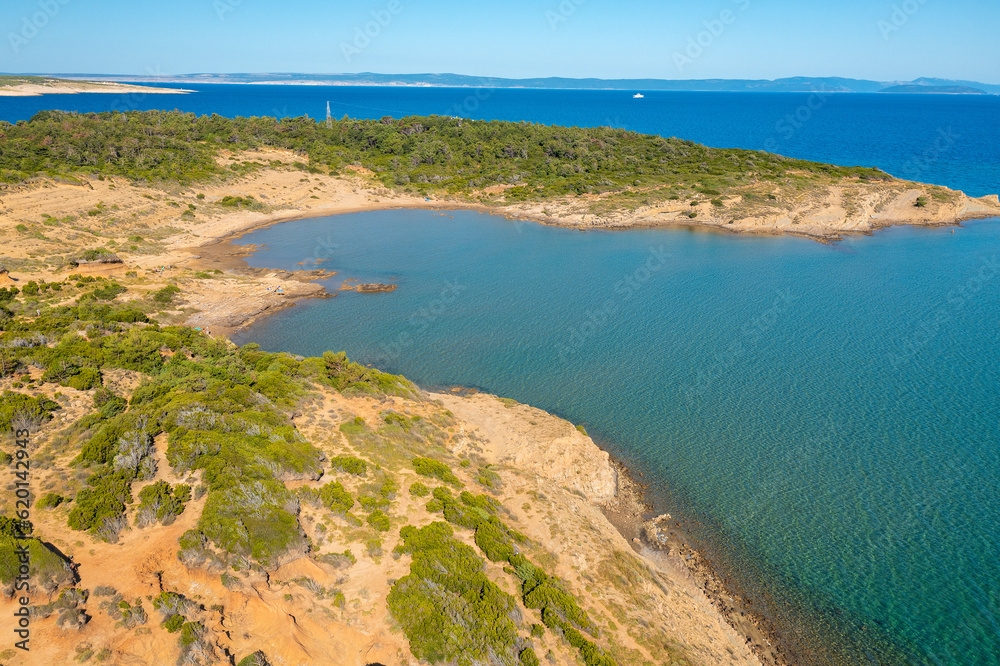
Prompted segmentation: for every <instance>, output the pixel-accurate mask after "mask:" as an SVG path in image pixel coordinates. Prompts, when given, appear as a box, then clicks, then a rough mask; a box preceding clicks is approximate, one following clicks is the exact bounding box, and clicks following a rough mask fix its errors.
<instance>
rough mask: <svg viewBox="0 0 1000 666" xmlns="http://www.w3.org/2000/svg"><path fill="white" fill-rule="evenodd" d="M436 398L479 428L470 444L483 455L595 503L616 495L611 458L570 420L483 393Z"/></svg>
mask: <svg viewBox="0 0 1000 666" xmlns="http://www.w3.org/2000/svg"><path fill="white" fill-rule="evenodd" d="M435 397H436V398H438V399H440V400H441V401H442V402H443V403H444V405H445V407H447V408H448V409H449V410H451V411H452V413H454V414H455V415H456V416H458V417H459V418H460V419H462V420H463V421H466V422H468V423H475V424H476V425H477V426H478V427H477V430H476V431H475V432H474V433H472V435H471V436H470V437H469V438H468V440H469V441H468V446H470V447H473V448H475V447H478V448H480V449H481V450H482V454H483V455H484V457H486V458H488V459H492V460H495V461H497V462H498V463H501V464H506V465H510V466H511V467H516V468H518V469H521V470H524V471H527V472H529V473H532V474H537V475H538V476H541V477H543V478H546V479H550V480H552V481H555V482H557V483H559V484H560V485H562V486H564V487H566V488H568V489H570V490H572V491H575V492H578V493H580V494H581V495H583V496H584V497H586V498H587V499H588V500H589V501H591V502H593V503H595V504H600V503H603V502H607V501H608V500H610V499H612V498H613V497H614V496H615V494H616V493H617V490H618V476H617V473H616V472H615V469H614V467H613V466H612V464H611V457H610V456H609V455H608V453H607V452H606V451H602V450H601V449H599V448H598V447H597V445H596V444H594V442H593V440H591V439H590V437H588V436H586V435H584V434H583V433H582V432H580V431H579V430H577V429H576V428H575V427H574V426H573V424H571V423H569V422H568V421H565V420H563V419H561V418H559V417H557V416H553V415H551V414H548V413H546V412H543V411H542V410H540V409H535V408H534V407H529V406H528V405H521V404H518V403H514V402H510V401H501V400H500V399H499V398H496V397H495V396H492V395H488V394H485V393H477V394H474V395H469V396H464V397H463V396H456V395H447V394H442V395H436V396H435Z"/></svg>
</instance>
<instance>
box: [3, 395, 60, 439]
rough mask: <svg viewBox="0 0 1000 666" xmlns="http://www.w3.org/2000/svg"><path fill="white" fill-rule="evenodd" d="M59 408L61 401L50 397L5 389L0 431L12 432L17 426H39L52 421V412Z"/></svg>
mask: <svg viewBox="0 0 1000 666" xmlns="http://www.w3.org/2000/svg"><path fill="white" fill-rule="evenodd" d="M58 409H60V407H59V403H57V402H55V401H53V400H49V399H48V398H45V397H39V398H35V397H32V396H30V395H26V394H24V393H15V392H13V391H4V393H3V395H0V432H10V431H11V430H13V429H14V428H15V427H18V428H25V427H27V428H32V429H33V428H37V427H38V426H39V425H41V424H42V423H45V422H46V421H50V420H51V419H52V412H54V411H56V410H58Z"/></svg>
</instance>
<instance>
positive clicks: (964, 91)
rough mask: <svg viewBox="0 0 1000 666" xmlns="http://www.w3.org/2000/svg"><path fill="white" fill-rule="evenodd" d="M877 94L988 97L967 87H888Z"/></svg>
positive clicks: (985, 93)
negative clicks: (934, 94)
mask: <svg viewBox="0 0 1000 666" xmlns="http://www.w3.org/2000/svg"><path fill="white" fill-rule="evenodd" d="M879 92H884V93H932V94H933V93H936V94H938V95H988V94H989V93H987V92H986V91H985V90H982V89H980V88H970V87H969V86H920V85H912V84H911V85H905V86H890V87H888V88H886V89H885V90H879Z"/></svg>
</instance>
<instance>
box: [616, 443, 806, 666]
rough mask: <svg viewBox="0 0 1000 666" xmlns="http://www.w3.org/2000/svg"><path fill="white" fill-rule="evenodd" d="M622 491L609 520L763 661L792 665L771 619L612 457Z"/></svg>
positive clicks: (770, 664) (766, 663)
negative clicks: (681, 580) (683, 580)
mask: <svg viewBox="0 0 1000 666" xmlns="http://www.w3.org/2000/svg"><path fill="white" fill-rule="evenodd" d="M612 465H613V466H614V468H615V472H616V474H617V478H618V494H617V495H616V496H615V497H614V498H613V499H612V500H610V501H608V502H606V503H605V504H604V505H603V507H602V510H603V512H604V515H605V516H606V517H607V519H608V521H609V522H610V523H611V524H612V525H614V526H615V528H616V529H617V530H618V531H619V532H620V533H621V534H622V536H623V537H625V538H626V539H627V540H628V541H629V543H631V544H632V547H633V549H634V550H635V551H636V552H637V553H639V554H640V555H642V556H643V557H645V558H646V559H647V560H650V561H653V562H656V563H657V564H658V565H660V566H661V567H664V568H668V569H671V570H673V571H675V572H678V573H679V574H680V575H681V576H684V577H687V578H689V579H690V580H691V581H692V582H693V583H694V584H695V585H697V587H698V588H699V589H700V590H701V591H702V592H703V593H704V594H705V596H706V597H707V598H708V600H709V601H710V603H711V604H712V606H713V607H714V608H715V609H716V611H717V612H719V613H720V614H721V615H722V617H724V618H725V620H726V622H727V623H728V624H729V626H731V627H732V628H733V629H734V630H735V631H736V632H737V633H738V634H739V635H740V636H742V637H743V638H744V639H745V642H746V645H747V647H749V648H750V649H751V650H752V651H753V653H754V654H755V655H756V656H757V658H758V659H759V660H760V661H761V663H762V664H765V665H767V666H790V665H791V663H792V662H791V660H790V659H789V658H788V657H787V656H786V655H785V654H783V653H782V651H781V650H780V648H779V647H778V645H779V644H780V637H779V634H778V632H777V630H776V629H775V628H774V627H773V626H772V625H771V623H770V622H769V621H768V620H767V619H766V618H764V617H763V616H761V615H760V614H758V613H757V612H756V611H754V610H753V609H752V608H751V606H752V603H753V602H752V601H751V600H750V599H749V598H748V597H746V596H743V595H742V594H740V593H739V592H738V591H737V590H735V589H733V588H732V584H731V583H727V581H726V580H725V579H724V577H723V576H722V575H721V574H720V573H719V572H718V571H717V570H716V569H715V568H714V567H713V566H712V565H711V563H710V562H709V561H708V559H707V558H705V557H704V556H703V555H702V554H701V553H700V552H699V551H698V550H697V549H696V548H695V547H693V546H692V545H691V538H690V536H689V535H687V534H686V533H685V532H684V528H683V525H682V524H681V522H680V521H678V520H675V519H674V517H673V516H672V515H671V514H669V513H663V514H659V515H656V514H655V510H654V507H653V506H652V505H651V504H650V503H649V502H648V500H647V498H646V489H647V488H648V486H644V485H643V484H641V483H639V482H638V481H636V479H635V476H634V474H633V473H632V471H631V470H629V469H628V468H627V467H626V466H625V465H624V464H623V463H622V462H620V461H617V460H612Z"/></svg>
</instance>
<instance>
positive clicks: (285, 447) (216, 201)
mask: <svg viewBox="0 0 1000 666" xmlns="http://www.w3.org/2000/svg"><path fill="white" fill-rule="evenodd" d="M0 182H2V183H3V184H2V186H0V234H2V238H3V241H4V251H3V257H2V260H0V261H2V262H3V264H4V270H3V271H2V272H0V280H2V282H3V285H4V286H3V287H2V288H0V388H2V389H3V391H4V393H3V395H2V396H0V431H4V432H7V433H13V432H15V431H19V432H20V431H27V432H30V433H31V437H30V445H26V447H25V450H26V451H27V453H26V455H30V457H31V470H32V473H31V476H30V481H28V483H29V484H30V487H31V492H32V495H33V497H35V498H37V499H36V501H35V503H34V505H33V509H32V514H31V521H30V525H23V524H18V525H15V524H14V523H16V522H17V521H11V520H9V517H10V516H13V515H16V514H15V513H14V512H15V510H16V507H15V505H14V496H13V494H10V496H9V497H7V498H6V499H4V500H3V502H4V504H3V505H2V511H0V516H2V517H3V518H2V519H0V565H2V566H0V580H2V581H3V583H4V584H5V585H6V586H8V588H11V589H12V587H11V586H12V583H13V581H14V580H15V577H16V573H15V572H16V568H12V563H13V562H14V558H15V557H16V556H15V551H14V550H13V549H14V548H15V547H16V545H15V544H16V543H18V542H19V541H20V542H22V543H24V542H26V543H28V547H29V548H30V550H31V553H32V555H31V563H32V564H31V566H32V567H33V568H32V577H33V580H34V581H35V585H36V589H35V590H33V595H32V600H31V603H32V610H31V611H30V612H31V613H32V617H33V618H34V619H33V620H32V622H33V624H32V631H33V633H32V640H33V641H36V642H35V643H33V645H32V649H33V652H32V657H37V658H38V659H40V660H43V661H46V662H47V663H53V662H55V661H58V660H60V659H64V658H65V655H67V654H68V655H76V657H77V658H78V659H79V660H80V661H86V660H88V659H91V658H95V659H97V660H98V661H106V660H108V659H112V658H114V659H116V660H120V661H131V662H133V663H170V662H173V661H177V660H179V659H180V660H186V663H206V664H207V663H218V662H219V661H230V663H234V662H235V663H239V664H242V665H243V666H249V665H253V664H262V663H282V661H279V659H280V660H283V662H284V663H301V662H316V661H318V660H320V659H322V658H324V656H325V655H330V654H340V655H345V663H362V664H387V665H388V664H392V665H393V666H396V665H402V664H409V663H412V661H411V655H412V657H415V658H417V659H438V660H446V661H455V660H459V663H465V662H462V661H460V659H465V660H469V659H473V658H478V659H481V660H488V661H489V662H490V663H502V664H509V665H510V666H516V665H518V664H522V665H523V664H528V665H537V664H539V663H540V662H541V660H544V659H545V658H546V657H548V661H549V662H550V663H557V664H576V663H580V662H579V661H578V660H582V662H583V663H585V664H588V665H589V666H610V665H612V664H621V665H624V664H645V663H667V664H677V665H680V664H694V663H702V664H761V663H764V664H780V663H784V662H783V657H782V656H781V654H780V650H779V649H778V646H777V645H775V643H774V639H773V636H772V635H771V634H770V633H769V630H768V627H767V624H766V623H765V622H763V621H762V620H760V619H759V618H756V617H755V616H754V613H753V612H752V609H751V608H749V607H748V606H747V605H746V603H745V599H741V598H740V597H739V595H736V594H732V592H731V591H730V590H727V589H726V588H725V587H724V586H723V585H721V583H720V582H719V581H718V580H715V579H713V578H712V575H711V572H710V570H709V569H708V567H707V566H706V565H705V561H704V559H703V558H702V557H701V556H700V555H699V553H698V551H697V550H696V549H695V548H694V547H693V546H692V544H690V543H687V542H686V541H685V538H684V536H683V534H682V533H681V531H680V530H679V529H677V525H676V524H674V523H673V522H672V520H671V518H670V516H661V517H659V518H657V519H656V520H652V521H647V520H646V519H648V518H652V517H651V516H649V515H648V514H647V510H648V509H647V507H644V506H643V504H642V502H641V493H640V491H639V490H638V489H637V488H636V487H635V486H634V484H632V483H631V482H630V481H629V479H628V477H627V475H625V474H624V472H623V470H621V468H620V467H618V466H616V465H615V464H614V463H613V461H611V460H610V459H609V456H608V454H607V453H605V452H602V451H601V450H600V449H599V448H598V447H597V446H596V445H595V444H594V442H593V441H592V440H591V439H590V438H589V437H588V436H587V435H586V433H585V432H584V430H583V429H582V428H578V427H575V426H574V425H573V424H570V423H568V422H566V421H564V420H562V419H559V418H556V417H554V416H551V415H548V414H545V413H543V412H540V411H539V410H536V409H533V408H531V407H527V406H524V405H519V404H517V403H515V402H513V401H510V400H503V399H500V398H495V397H492V396H486V395H481V394H477V393H475V392H469V391H454V392H448V393H429V392H427V391H424V390H421V389H420V388H419V387H417V386H414V385H413V384H411V383H410V382H408V381H407V380H405V379H404V378H402V377H397V376H392V375H388V374H385V373H383V372H380V371H378V370H375V369H372V368H366V367H364V366H360V365H358V364H355V363H352V362H351V361H349V360H348V359H347V357H346V355H344V354H342V353H334V352H332V351H331V352H328V353H326V354H324V355H323V356H321V357H317V358H302V357H296V356H293V355H290V354H285V353H265V352H263V351H261V350H260V349H258V348H256V347H255V346H253V345H250V346H246V347H243V348H241V349H240V348H236V347H235V346H234V345H232V344H231V343H230V342H229V341H228V339H227V337H226V335H227V333H229V332H230V331H232V330H234V329H236V328H238V327H240V326H243V325H246V324H247V323H248V322H250V321H253V320H254V319H255V318H257V317H260V316H266V315H267V314H269V313H271V312H274V311H276V310H278V309H280V308H282V307H285V306H287V305H290V304H292V303H294V302H295V301H296V300H297V299H301V298H308V297H315V296H320V295H324V290H323V288H322V287H321V286H320V285H318V284H316V283H315V282H314V281H315V280H316V279H318V278H320V277H329V276H331V275H333V272H332V271H336V270H337V268H338V267H336V266H329V267H324V269H323V270H322V271H315V270H303V271H294V272H288V271H272V270H266V269H254V268H250V267H248V266H247V265H246V263H245V262H244V261H243V260H242V256H243V253H244V252H245V248H235V247H233V246H231V245H229V244H228V241H229V240H231V239H232V238H235V237H236V236H238V235H239V234H241V233H244V232H246V231H249V230H251V229H254V228H259V227H261V226H264V225H269V224H274V223H276V222H279V221H282V220H286V219H292V218H299V217H306V216H318V215H328V214H334V213H341V212H348V211H359V210H372V209H377V208H387V207H424V206H432V207H441V208H455V207H477V208H480V209H482V210H487V211H491V212H496V213H499V214H503V215H507V216H509V217H512V218H517V219H525V218H530V219H537V220H539V221H543V222H545V223H550V224H562V225H568V226H576V227H580V228H593V227H614V228H625V227H629V226H635V225H681V224H682V225H703V226H708V227H712V228H719V229H724V230H730V231H738V232H747V233H794V234H800V235H806V236H811V237H815V238H819V239H828V238H833V237H836V236H838V235H840V234H845V233H871V232H872V231H873V230H875V229H877V228H879V227H881V226H887V225H890V224H924V225H935V224H954V223H956V222H958V221H960V220H962V219H968V218H971V217H980V216H989V215H998V214H1000V202H998V201H997V199H996V197H991V198H987V199H972V198H969V197H967V196H965V195H964V194H962V193H960V192H954V191H951V190H947V189H945V188H940V187H935V186H929V185H923V184H918V183H911V182H905V181H899V180H896V179H894V178H892V177H891V176H889V175H888V174H885V173H883V172H881V171H879V170H877V169H868V168H859V167H838V166H832V165H825V164H817V163H813V162H805V161H801V160H792V159H788V158H784V157H780V156H776V155H770V154H767V153H761V152H754V151H740V150H717V149H711V148H706V147H704V146H699V145H697V144H694V143H691V142H687V141H681V140H678V139H665V138H661V137H655V136H647V135H640V134H636V133H632V132H627V131H624V130H617V129H611V128H595V129H582V128H565V127H548V126H541V125H534V124H529V123H504V122H473V121H468V120H463V119H457V118H447V117H409V118H404V119H393V118H383V119H381V120H353V119H348V118H345V119H342V120H333V119H331V120H330V121H328V122H326V123H324V122H316V121H313V120H310V119H307V118H294V119H283V120H277V119H272V118H236V119H231V120H230V119H226V118H222V117H219V116H212V117H198V116H196V115H194V114H187V113H178V112H172V113H164V112H158V111H151V112H130V113H127V114H120V113H106V114H71V113H64V112H57V111H46V112H42V113H39V114H38V115H36V116H35V117H34V118H33V119H32V120H30V121H29V122H24V123H18V124H16V125H11V124H8V123H0ZM341 277H342V278H343V279H344V281H345V282H344V284H345V286H347V287H348V288H353V289H356V290H360V291H362V292H364V291H384V290H388V289H391V288H392V287H393V285H382V284H375V285H370V284H356V282H355V281H354V280H353V279H352V278H354V276H351V275H343V276H341ZM367 297H369V296H366V298H367ZM370 297H372V298H377V297H378V296H370ZM13 442H14V439H13V437H12V435H10V434H8V436H7V439H6V440H5V444H4V445H3V449H2V455H5V456H8V457H10V458H11V459H12V458H13V457H14V456H16V455H20V454H19V452H18V451H16V450H15V448H14V447H15V445H14V443H13ZM8 462H10V460H8ZM615 528H618V529H615ZM18 530H20V531H18ZM25 530H27V531H25ZM648 534H653V535H657V537H659V536H663V538H664V539H665V542H666V543H667V544H668V546H667V547H665V548H663V549H656V548H653V547H652V546H653V544H652V543H651V542H649V541H644V540H643V536H646V535H648ZM18 535H20V537H21V538H19V536H18ZM112 561H113V562H115V566H114V567H109V566H107V563H108V562H112ZM15 605H16V600H15V599H13V598H8V599H7V600H4V601H3V602H0V606H3V612H4V613H9V614H12V613H13V612H15ZM8 616H9V617H12V615H8ZM36 645H37V648H36V647H35V646H36ZM2 655H3V656H2V659H3V660H4V662H5V663H8V661H9V663H14V664H18V663H31V662H29V661H25V659H24V658H23V656H22V655H19V654H18V653H13V651H11V652H4V653H2ZM470 663H471V662H470Z"/></svg>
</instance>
